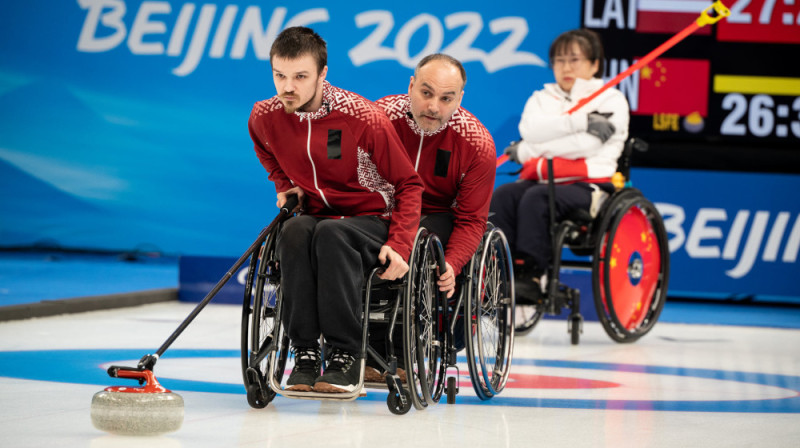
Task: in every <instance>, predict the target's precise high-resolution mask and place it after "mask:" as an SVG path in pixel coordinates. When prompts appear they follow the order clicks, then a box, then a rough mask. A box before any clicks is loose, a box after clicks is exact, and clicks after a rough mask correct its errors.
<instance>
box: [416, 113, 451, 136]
mask: <svg viewBox="0 0 800 448" xmlns="http://www.w3.org/2000/svg"><path fill="white" fill-rule="evenodd" d="M428 117H432V116H431V115H430V114H424V113H421V114H419V115H417V116H415V117H414V118H415V120H414V121H416V122H417V126H419V127H420V128H421V129H422V130H423V131H425V132H433V131H435V130H437V129H439V128H440V127H442V125H443V124H444V122H443V120H442V117H440V116H436V117H432V118H433V120H431V119H428Z"/></svg>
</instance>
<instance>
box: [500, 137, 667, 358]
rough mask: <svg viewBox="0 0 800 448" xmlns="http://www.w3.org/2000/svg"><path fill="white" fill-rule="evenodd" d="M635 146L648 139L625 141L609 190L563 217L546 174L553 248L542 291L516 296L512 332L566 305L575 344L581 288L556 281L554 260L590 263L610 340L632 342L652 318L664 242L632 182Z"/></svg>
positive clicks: (660, 291) (661, 282)
mask: <svg viewBox="0 0 800 448" xmlns="http://www.w3.org/2000/svg"><path fill="white" fill-rule="evenodd" d="M634 149H635V150H637V151H646V150H647V143H646V142H644V141H642V140H640V139H637V138H630V139H628V141H627V142H626V143H625V146H624V149H623V152H622V155H621V156H620V158H619V159H618V161H617V174H616V175H615V178H614V182H613V183H614V187H615V191H614V192H613V193H611V195H610V196H608V197H607V198H606V199H605V200H604V201H603V202H602V204H601V205H600V206H599V207H597V208H595V207H594V206H593V207H592V210H593V211H596V212H595V213H590V212H589V211H587V210H583V209H581V210H574V211H573V212H572V213H571V214H570V215H569V216H568V217H567V218H566V219H564V220H562V221H560V222H555V220H554V216H555V213H554V210H555V204H554V201H553V195H554V191H555V186H554V181H553V179H552V177H553V176H548V177H549V179H548V187H549V188H548V192H549V197H550V201H549V208H550V235H551V238H552V242H553V244H552V247H553V256H552V261H551V265H550V267H549V269H548V271H547V277H546V283H545V286H544V288H543V289H544V291H543V294H542V296H541V297H539V298H538V299H536V300H535V301H534V302H533V303H523V302H522V301H521V300H518V301H517V304H516V331H517V332H518V333H519V334H525V333H527V332H530V331H531V330H533V328H534V327H535V326H536V324H537V323H538V322H539V321H540V319H541V318H542V316H543V315H544V314H548V315H558V314H560V313H561V311H562V309H564V308H568V309H569V310H570V314H569V316H568V317H567V329H568V332H569V333H570V336H571V342H572V344H578V342H579V340H580V334H581V332H582V326H583V317H582V316H581V314H580V291H579V290H577V289H575V288H570V287H569V286H567V285H564V284H562V283H561V282H560V279H559V277H560V269H561V267H573V268H574V267H577V268H589V267H590V268H591V271H592V273H591V276H592V292H593V296H594V303H595V307H596V309H597V315H598V318H599V320H600V323H601V324H602V326H603V329H604V330H605V332H606V333H607V334H608V335H609V336H610V337H611V339H613V340H614V341H616V342H634V341H636V340H637V339H639V338H640V337H642V336H644V335H645V334H647V332H649V331H650V330H651V329H652V328H653V326H654V325H655V323H656V321H657V320H658V317H659V315H660V314H661V311H662V309H663V308H664V302H665V301H666V296H667V284H668V281H669V248H668V244H667V233H666V230H665V228H664V221H663V219H662V217H661V215H660V214H659V212H658V210H657V209H656V207H655V206H654V205H653V204H652V203H651V202H650V201H649V200H647V199H646V198H645V197H644V196H643V195H642V193H641V191H639V190H637V189H635V188H633V187H631V183H630V180H629V179H630V160H631V156H632V152H633V150H634ZM552 169H553V166H552V160H548V170H550V171H549V172H551V173H552ZM564 247H567V248H569V249H570V250H571V251H572V252H573V253H574V254H575V255H578V256H590V257H591V261H581V260H570V261H567V260H563V259H562V249H563V248H564ZM517 281H525V280H523V279H518V280H517ZM531 283H532V282H531ZM528 286H529V287H530V285H528Z"/></svg>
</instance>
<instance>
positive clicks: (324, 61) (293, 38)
mask: <svg viewBox="0 0 800 448" xmlns="http://www.w3.org/2000/svg"><path fill="white" fill-rule="evenodd" d="M305 54H310V55H311V56H312V57H313V58H314V60H316V61H317V73H321V72H322V69H323V68H325V66H326V65H328V46H327V44H325V41H324V40H323V39H322V38H321V37H319V34H317V33H316V32H314V30H312V29H311V28H306V27H304V26H293V27H291V28H286V29H285V30H283V31H281V33H280V34H278V37H276V38H275V41H274V42H273V43H272V48H271V49H270V51H269V59H270V61H272V58H274V57H275V56H277V57H279V58H286V59H297V58H299V57H300V56H303V55H305Z"/></svg>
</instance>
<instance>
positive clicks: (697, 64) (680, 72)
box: [631, 58, 710, 117]
mask: <svg viewBox="0 0 800 448" xmlns="http://www.w3.org/2000/svg"><path fill="white" fill-rule="evenodd" d="M709 70H710V64H709V62H708V61H707V60H702V59H699V60H698V59H668V58H663V59H654V60H653V61H651V62H650V63H649V64H647V65H645V66H644V67H642V68H641V71H640V73H639V106H638V108H637V109H636V110H635V111H631V113H632V114H634V115H653V114H678V115H681V116H686V115H689V114H691V113H693V112H697V113H698V114H700V116H702V117H706V116H708V82H709V81H708V79H709Z"/></svg>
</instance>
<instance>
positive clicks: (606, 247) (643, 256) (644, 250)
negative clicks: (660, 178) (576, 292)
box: [592, 189, 669, 342]
mask: <svg viewBox="0 0 800 448" xmlns="http://www.w3.org/2000/svg"><path fill="white" fill-rule="evenodd" d="M601 232H602V233H598V236H599V238H598V242H597V244H596V245H595V253H594V256H593V261H592V263H593V266H592V286H593V291H594V299H595V307H596V308H597V314H598V317H599V319H600V322H601V323H602V325H603V329H604V330H605V331H606V333H607V334H608V335H609V336H610V337H611V339H613V340H615V341H617V342H634V341H636V340H637V339H639V338H640V337H642V336H644V335H645V334H647V333H648V332H649V331H650V330H651V329H652V328H653V326H654V325H655V323H656V321H657V320H658V317H659V315H660V314H661V311H662V309H663V308H664V302H665V301H666V296H667V284H668V280H669V248H668V243H667V232H666V230H665V228H664V221H663V219H662V218H661V215H660V214H659V213H658V210H657V209H656V207H655V206H654V205H653V204H652V203H651V202H650V201H649V200H647V199H646V198H645V197H644V196H642V194H641V193H640V192H639V191H638V190H635V189H631V192H630V193H628V194H626V195H623V196H620V197H618V198H617V200H614V201H612V203H611V204H610V205H609V209H608V213H606V214H605V216H604V217H603V221H602V225H601Z"/></svg>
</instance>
